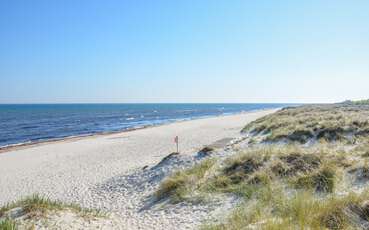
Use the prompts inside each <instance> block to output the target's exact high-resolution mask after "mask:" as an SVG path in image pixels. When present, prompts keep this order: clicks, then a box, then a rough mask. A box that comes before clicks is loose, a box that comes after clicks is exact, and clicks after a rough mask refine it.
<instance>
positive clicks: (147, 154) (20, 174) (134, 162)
mask: <svg viewBox="0 0 369 230" xmlns="http://www.w3.org/2000/svg"><path fill="white" fill-rule="evenodd" d="M274 111H276V110H265V111H257V112H250V113H244V114H238V115H230V116H220V117H214V118H206V119H199V120H192V121H184V122H177V123H172V124H168V125H163V126H158V127H150V128H145V129H141V130H135V131H130V132H122V133H116V134H108V135H97V136H92V137H86V138H81V139H75V140H73V139H72V140H66V141H57V142H50V143H46V144H41V145H35V146H27V147H26V148H20V149H11V150H9V151H8V152H4V153H0V205H3V204H6V203H7V202H10V201H14V200H17V199H19V198H22V197H24V196H28V195H31V194H34V193H38V194H41V195H45V196H47V197H50V198H52V199H58V200H61V201H65V202H74V203H78V204H80V205H82V206H85V207H94V208H99V209H103V210H108V211H114V212H115V213H117V215H118V216H120V218H121V219H122V221H121V223H122V224H123V225H125V227H124V226H123V227H120V228H118V229H145V228H146V229H150V228H151V229H160V228H163V227H168V226H173V224H175V223H176V221H177V222H178V220H180V223H183V225H181V227H179V229H182V228H183V229H185V228H191V225H190V222H192V221H194V220H188V222H189V223H186V220H185V219H183V218H185V216H186V214H185V213H181V212H182V211H178V210H177V211H178V213H177V211H176V210H174V211H173V212H174V213H172V214H170V213H165V212H164V213H162V212H155V211H152V212H149V213H144V214H140V213H139V211H138V210H139V207H135V206H137V204H138V203H137V202H134V201H135V199H138V197H137V196H141V195H142V194H144V193H140V192H137V193H136V192H132V190H131V191H128V190H127V191H126V190H124V191H121V194H119V191H114V192H111V191H110V192H107V193H104V191H102V190H98V189H96V188H97V187H99V186H100V187H101V185H104V184H107V182H108V181H111V180H116V181H118V180H119V179H116V178H119V177H122V176H124V175H130V174H132V173H134V172H135V170H141V169H142V168H143V167H144V166H146V165H149V166H153V165H155V164H157V163H158V162H159V161H160V160H161V159H162V158H163V157H165V156H166V155H168V154H169V153H171V152H173V151H175V144H174V142H173V138H174V137H175V136H176V135H178V136H179V141H180V152H181V153H182V154H186V155H190V154H191V153H195V152H197V151H198V150H199V149H200V148H201V147H203V146H205V145H209V144H212V143H214V142H216V141H218V140H221V139H224V138H237V137H239V136H240V135H241V134H240V130H241V129H242V127H243V126H244V125H246V124H247V123H248V122H250V121H252V120H255V119H257V118H259V117H261V116H264V115H266V114H269V113H272V112H274ZM114 178H115V179H114ZM134 178H135V177H134V176H132V177H129V178H128V177H125V179H124V180H121V183H122V187H127V186H131V185H132V184H135V183H138V182H136V181H135V179H134ZM124 183H125V184H124ZM136 188H137V187H136ZM141 190H142V191H144V190H145V188H141ZM145 194H146V193H145ZM146 195H147V194H146ZM187 211H188V212H189V213H188V214H191V215H194V210H187ZM195 211H196V210H195ZM200 211H201V210H200ZM195 213H196V212H195ZM171 215H172V216H171ZM176 215H179V217H178V218H177V217H176ZM198 216H199V217H200V216H201V215H200V214H199V215H198ZM154 222H155V223H154ZM171 224H172V225H171ZM186 224H189V225H186ZM127 226H130V227H127ZM186 226H187V227H186ZM168 228H169V229H170V227H168Z"/></svg>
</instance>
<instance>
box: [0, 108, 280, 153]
mask: <svg viewBox="0 0 369 230" xmlns="http://www.w3.org/2000/svg"><path fill="white" fill-rule="evenodd" d="M280 109H282V107H281V108H274V109H257V110H250V111H242V112H237V113H232V114H220V115H214V116H211V115H210V116H202V117H195V118H188V119H181V120H175V121H169V122H163V123H161V124H152V125H144V126H142V127H132V128H127V129H123V130H118V131H107V132H96V133H90V134H81V135H73V136H66V137H60V138H52V139H47V140H37V141H28V142H21V143H16V144H9V145H5V146H0V154H2V153H7V152H11V151H17V150H23V149H27V148H32V147H37V146H41V145H48V144H52V143H63V142H72V141H78V140H82V139H87V138H94V137H100V136H109V135H114V134H123V133H129V132H133V131H136V130H143V129H149V128H154V127H161V126H166V125H170V124H176V123H182V122H189V121H195V120H203V119H209V118H216V117H227V116H234V115H242V114H249V113H255V112H262V111H277V110H280Z"/></svg>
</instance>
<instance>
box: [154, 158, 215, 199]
mask: <svg viewBox="0 0 369 230" xmlns="http://www.w3.org/2000/svg"><path fill="white" fill-rule="evenodd" d="M214 164H215V160H214V159H206V160H204V161H202V162H201V163H199V164H196V165H195V166H194V167H192V168H189V169H186V170H181V171H177V172H175V173H174V174H172V175H171V176H169V177H168V178H166V179H165V180H164V181H163V182H162V183H161V184H160V186H159V189H158V190H157V191H156V192H155V194H154V196H155V197H156V199H157V200H163V199H166V198H169V199H170V201H171V202H173V203H178V202H181V201H184V200H186V197H187V196H188V195H189V194H190V193H191V192H192V191H194V190H196V188H197V187H198V186H199V184H200V183H201V181H202V180H203V179H204V177H205V176H206V173H207V172H208V170H209V169H210V168H211V167H212V166H213V165H214Z"/></svg>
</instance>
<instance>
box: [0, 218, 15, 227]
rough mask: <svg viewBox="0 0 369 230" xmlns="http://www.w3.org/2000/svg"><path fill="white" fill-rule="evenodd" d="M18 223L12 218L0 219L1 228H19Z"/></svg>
mask: <svg viewBox="0 0 369 230" xmlns="http://www.w3.org/2000/svg"><path fill="white" fill-rule="evenodd" d="M17 229H18V228H17V224H16V223H15V221H13V220H11V219H8V218H7V219H4V220H1V221H0V230H17Z"/></svg>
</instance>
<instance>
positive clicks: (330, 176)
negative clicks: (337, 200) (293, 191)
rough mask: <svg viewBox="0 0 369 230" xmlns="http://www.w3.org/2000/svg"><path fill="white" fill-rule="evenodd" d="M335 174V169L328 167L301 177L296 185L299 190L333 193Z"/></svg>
mask: <svg viewBox="0 0 369 230" xmlns="http://www.w3.org/2000/svg"><path fill="white" fill-rule="evenodd" d="M335 174H336V173H335V170H334V169H332V168H328V167H327V168H323V169H321V170H319V171H318V172H315V173H311V174H308V175H304V176H301V177H299V178H298V179H297V180H296V181H295V184H296V187H297V188H304V189H313V190H315V191H317V192H333V189H334V186H335Z"/></svg>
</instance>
